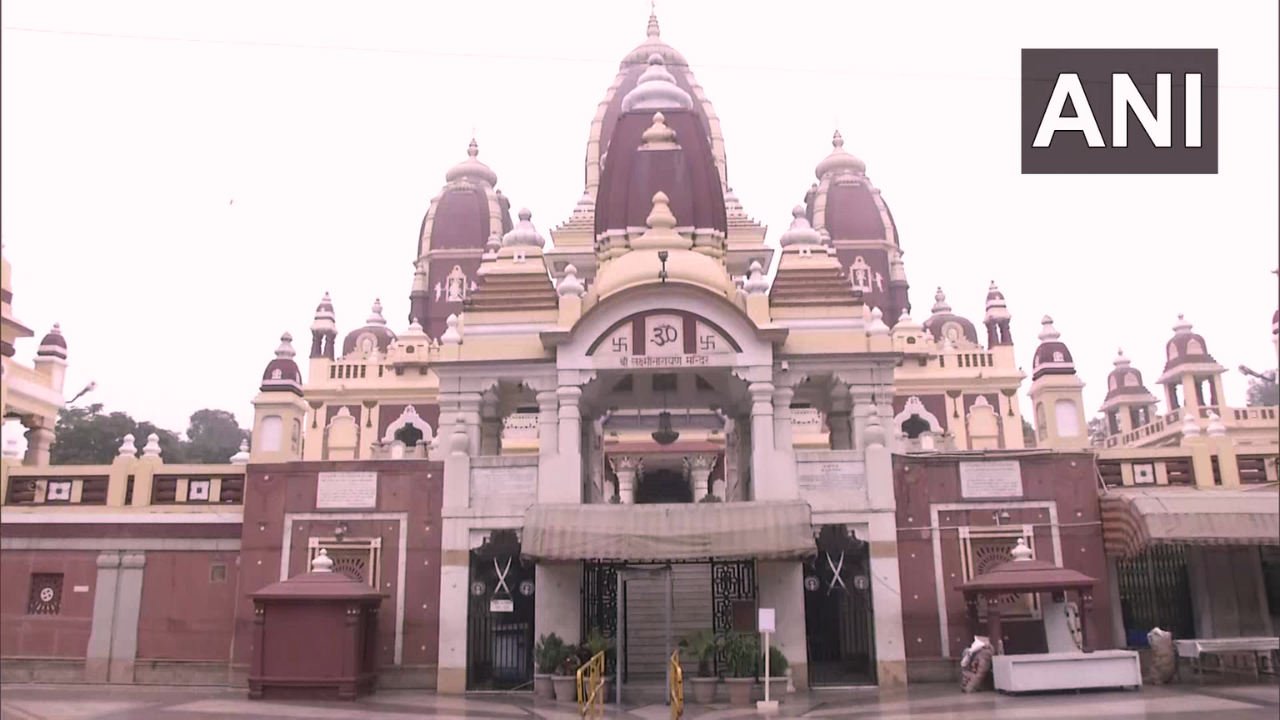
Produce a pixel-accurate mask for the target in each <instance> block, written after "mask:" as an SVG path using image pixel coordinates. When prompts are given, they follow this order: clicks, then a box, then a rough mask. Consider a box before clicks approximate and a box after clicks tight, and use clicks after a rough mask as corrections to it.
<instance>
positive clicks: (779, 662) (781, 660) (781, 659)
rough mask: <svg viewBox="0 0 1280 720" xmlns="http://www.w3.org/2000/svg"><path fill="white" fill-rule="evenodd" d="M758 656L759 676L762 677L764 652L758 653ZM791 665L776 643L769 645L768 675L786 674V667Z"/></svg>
mask: <svg viewBox="0 0 1280 720" xmlns="http://www.w3.org/2000/svg"><path fill="white" fill-rule="evenodd" d="M759 657H760V677H764V653H760V654H759ZM790 666H791V662H790V661H788V660H787V656H786V655H784V654H783V652H782V650H780V649H778V646H777V645H773V644H770V645H769V677H775V678H776V677H782V676H783V675H786V674H787V668H788V667H790Z"/></svg>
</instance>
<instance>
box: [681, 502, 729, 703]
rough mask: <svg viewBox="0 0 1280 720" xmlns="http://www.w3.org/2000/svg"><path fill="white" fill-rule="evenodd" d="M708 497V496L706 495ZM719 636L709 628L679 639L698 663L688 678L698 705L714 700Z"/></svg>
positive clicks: (716, 682)
mask: <svg viewBox="0 0 1280 720" xmlns="http://www.w3.org/2000/svg"><path fill="white" fill-rule="evenodd" d="M708 497H710V496H708ZM720 646H721V641H720V638H718V637H716V635H715V633H714V632H712V631H710V630H706V629H704V630H699V631H698V632H695V633H693V634H692V635H690V636H689V637H687V638H685V639H684V640H681V641H680V647H682V648H684V649H685V651H687V652H688V653H689V657H690V658H691V659H693V660H694V661H696V662H697V663H698V674H697V677H692V678H689V682H690V683H691V684H692V685H693V701H694V702H695V703H698V704H700V705H710V704H711V703H713V702H715V700H716V685H718V684H719V683H720V678H718V677H716V676H715V674H714V673H712V672H711V660H712V659H713V658H714V657H715V656H716V651H718V650H719V649H720Z"/></svg>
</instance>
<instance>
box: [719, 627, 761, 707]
mask: <svg viewBox="0 0 1280 720" xmlns="http://www.w3.org/2000/svg"><path fill="white" fill-rule="evenodd" d="M724 654H725V663H726V664H727V665H728V666H729V668H728V669H729V676H728V677H726V678H725V679H724V682H725V685H726V686H727V687H728V688H729V704H730V705H738V706H743V705H750V704H751V688H752V686H754V685H755V684H756V668H757V667H759V663H760V641H759V640H757V639H756V636H755V635H754V634H747V633H732V634H730V635H729V637H728V638H727V639H726V640H725V642H724Z"/></svg>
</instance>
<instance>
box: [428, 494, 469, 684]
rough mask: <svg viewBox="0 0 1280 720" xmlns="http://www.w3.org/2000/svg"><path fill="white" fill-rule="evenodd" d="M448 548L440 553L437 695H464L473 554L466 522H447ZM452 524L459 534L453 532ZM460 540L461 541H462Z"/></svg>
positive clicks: (446, 541) (445, 526)
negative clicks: (468, 606)
mask: <svg viewBox="0 0 1280 720" xmlns="http://www.w3.org/2000/svg"><path fill="white" fill-rule="evenodd" d="M444 523H445V524H444V527H443V528H442V529H443V530H444V531H445V533H444V543H445V547H444V548H442V549H441V551H440V557H441V564H440V644H439V647H438V654H437V665H436V693H438V694H440V695H461V694H463V693H465V692H466V691H467V601H468V599H469V597H468V591H469V586H470V575H471V551H470V550H469V549H468V548H467V530H466V528H465V523H460V522H458V521H456V520H445V521H444ZM451 525H456V526H457V527H458V531H455V532H450V530H451V528H450V526H451ZM459 541H460V542H459Z"/></svg>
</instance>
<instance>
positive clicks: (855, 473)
mask: <svg viewBox="0 0 1280 720" xmlns="http://www.w3.org/2000/svg"><path fill="white" fill-rule="evenodd" d="M796 475H797V477H796V480H797V482H798V483H799V485H800V487H801V488H803V489H806V490H814V491H820V492H866V489H867V477H866V470H865V468H864V467H863V464H862V463H860V462H851V461H837V462H799V463H796Z"/></svg>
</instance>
